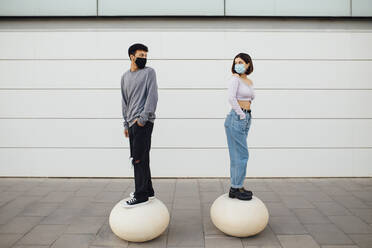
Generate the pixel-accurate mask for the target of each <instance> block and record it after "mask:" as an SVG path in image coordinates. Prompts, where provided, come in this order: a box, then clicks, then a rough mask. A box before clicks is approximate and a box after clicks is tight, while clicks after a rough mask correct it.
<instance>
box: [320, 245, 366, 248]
mask: <svg viewBox="0 0 372 248" xmlns="http://www.w3.org/2000/svg"><path fill="white" fill-rule="evenodd" d="M321 248H359V246H357V245H322V247H321Z"/></svg>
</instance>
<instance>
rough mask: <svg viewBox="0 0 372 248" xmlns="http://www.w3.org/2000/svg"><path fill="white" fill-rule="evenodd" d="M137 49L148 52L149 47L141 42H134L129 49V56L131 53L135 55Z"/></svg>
mask: <svg viewBox="0 0 372 248" xmlns="http://www.w3.org/2000/svg"><path fill="white" fill-rule="evenodd" d="M137 50H142V51H145V52H148V51H149V49H148V48H147V46H145V45H143V44H140V43H136V44H133V45H131V46H130V47H129V49H128V56H129V57H130V55H131V54H132V55H135V54H136V51H137Z"/></svg>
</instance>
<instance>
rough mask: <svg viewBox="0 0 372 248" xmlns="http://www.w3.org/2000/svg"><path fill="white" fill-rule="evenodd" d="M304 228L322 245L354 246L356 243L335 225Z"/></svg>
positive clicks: (327, 224)
mask: <svg viewBox="0 0 372 248" xmlns="http://www.w3.org/2000/svg"><path fill="white" fill-rule="evenodd" d="M304 226H305V228H306V229H307V231H308V232H309V234H310V235H311V236H312V237H313V238H314V239H315V240H316V242H318V244H320V245H349V244H354V242H353V241H352V240H351V239H350V238H349V237H348V236H347V235H346V234H345V233H344V232H342V231H341V230H340V229H339V228H337V226H336V225H334V224H331V223H324V224H304Z"/></svg>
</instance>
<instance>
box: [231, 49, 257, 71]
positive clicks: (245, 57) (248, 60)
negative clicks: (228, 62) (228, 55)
mask: <svg viewBox="0 0 372 248" xmlns="http://www.w3.org/2000/svg"><path fill="white" fill-rule="evenodd" d="M236 58H241V59H242V60H244V62H245V63H247V64H249V67H248V69H247V70H246V71H245V74H247V75H249V74H251V73H252V72H253V63H252V59H251V56H249V55H248V54H246V53H239V54H238V55H236V56H235V58H234V60H233V63H232V67H231V72H232V73H237V72H236V71H235V59H236Z"/></svg>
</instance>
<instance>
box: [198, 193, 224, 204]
mask: <svg viewBox="0 0 372 248" xmlns="http://www.w3.org/2000/svg"><path fill="white" fill-rule="evenodd" d="M221 195H222V192H215V191H206V192H200V200H201V202H202V203H213V202H214V201H215V200H216V199H217V198H218V197H220V196H221Z"/></svg>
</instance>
